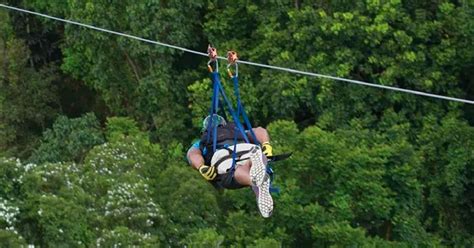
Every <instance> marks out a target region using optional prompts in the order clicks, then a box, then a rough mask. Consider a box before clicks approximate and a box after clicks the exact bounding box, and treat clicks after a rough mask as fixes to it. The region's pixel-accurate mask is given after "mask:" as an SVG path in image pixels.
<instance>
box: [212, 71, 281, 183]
mask: <svg viewBox="0 0 474 248" xmlns="http://www.w3.org/2000/svg"><path fill="white" fill-rule="evenodd" d="M231 78H232V82H233V86H234V95H235V97H236V100H237V108H236V110H234V108H233V107H232V104H231V102H230V101H229V99H228V98H227V95H226V93H225V91H224V88H223V86H222V83H221V81H220V78H219V73H218V72H212V73H211V80H212V85H213V94H212V100H211V101H212V104H211V109H210V111H209V113H210V116H211V121H209V122H208V124H207V127H206V128H207V130H210V128H211V127H212V132H213V135H212V137H213V141H212V149H213V152H215V151H216V148H217V125H215V123H214V121H215V120H214V118H212V116H214V114H217V112H218V110H219V107H221V108H224V107H223V106H222V102H221V98H220V96H222V100H223V102H224V103H225V105H227V109H228V111H229V113H230V115H231V116H232V119H233V121H234V123H235V125H236V127H235V128H236V130H235V131H234V144H233V151H232V167H231V168H230V171H229V173H231V176H233V173H234V172H235V164H236V160H237V135H238V134H239V133H240V134H241V135H242V137H243V138H244V140H245V142H247V143H251V142H250V140H249V138H248V136H247V133H246V131H248V132H249V133H250V135H251V137H252V139H253V141H254V142H253V143H254V144H256V145H260V143H259V141H258V140H257V137H256V135H255V133H254V131H253V129H252V125H251V123H250V120H249V118H248V116H247V113H246V112H245V109H244V106H243V105H242V101H241V99H240V91H239V80H238V77H237V76H232V77H231ZM224 113H225V111H224ZM240 116H242V119H243V121H244V123H245V126H246V128H247V129H245V128H244V127H243V125H242V123H241V121H240ZM209 140H210V132H207V142H209ZM267 173H268V174H269V175H270V179H271V181H270V182H272V181H273V177H274V175H273V169H272V168H271V165H270V164H267ZM270 191H271V192H279V190H278V189H277V188H274V187H272V186H271V183H270Z"/></svg>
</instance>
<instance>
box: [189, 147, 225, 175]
mask: <svg viewBox="0 0 474 248" xmlns="http://www.w3.org/2000/svg"><path fill="white" fill-rule="evenodd" d="M186 156H187V157H188V162H189V164H190V165H191V166H192V167H193V168H194V169H196V170H198V171H199V173H201V175H202V176H203V177H204V179H206V180H208V181H211V180H214V178H216V176H217V170H216V168H215V167H214V166H208V165H205V164H204V157H203V156H202V153H201V150H200V149H199V148H197V147H196V146H192V147H191V148H189V150H188V153H187V154H186Z"/></svg>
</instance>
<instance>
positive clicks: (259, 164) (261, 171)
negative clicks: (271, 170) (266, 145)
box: [250, 146, 267, 186]
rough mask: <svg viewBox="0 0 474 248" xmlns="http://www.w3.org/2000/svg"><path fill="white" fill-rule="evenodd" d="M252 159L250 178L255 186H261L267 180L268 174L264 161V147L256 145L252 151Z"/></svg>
mask: <svg viewBox="0 0 474 248" xmlns="http://www.w3.org/2000/svg"><path fill="white" fill-rule="evenodd" d="M250 161H252V167H250V180H252V183H253V184H254V185H255V186H260V185H262V183H263V182H264V180H265V175H266V174H267V167H266V166H265V164H264V163H263V158H262V149H260V147H259V146H255V147H254V148H253V149H252V150H251V151H250Z"/></svg>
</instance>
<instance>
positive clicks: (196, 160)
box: [187, 146, 204, 170]
mask: <svg viewBox="0 0 474 248" xmlns="http://www.w3.org/2000/svg"><path fill="white" fill-rule="evenodd" d="M187 158H188V162H189V164H190V165H191V166H192V167H194V168H195V169H196V170H199V168H200V167H201V166H202V165H204V157H203V156H202V153H201V150H199V148H196V147H194V146H193V147H191V148H189V150H188V153H187Z"/></svg>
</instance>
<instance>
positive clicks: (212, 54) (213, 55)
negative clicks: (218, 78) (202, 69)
mask: <svg viewBox="0 0 474 248" xmlns="http://www.w3.org/2000/svg"><path fill="white" fill-rule="evenodd" d="M207 54H208V55H209V62H207V68H208V69H209V72H213V69H212V66H211V63H212V62H216V65H215V66H216V71H217V70H218V68H217V67H218V65H217V49H216V48H215V47H212V46H211V44H209V45H208V46H207Z"/></svg>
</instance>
